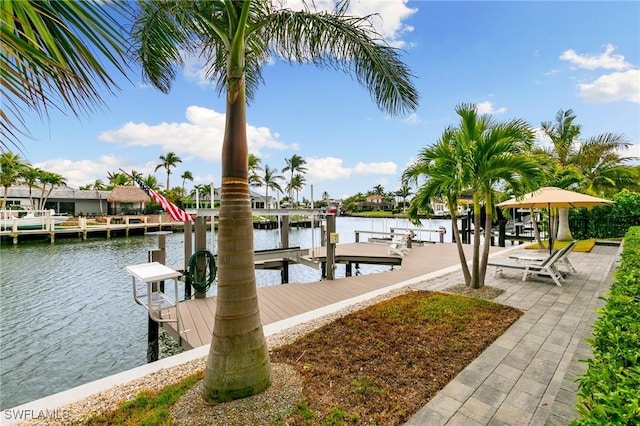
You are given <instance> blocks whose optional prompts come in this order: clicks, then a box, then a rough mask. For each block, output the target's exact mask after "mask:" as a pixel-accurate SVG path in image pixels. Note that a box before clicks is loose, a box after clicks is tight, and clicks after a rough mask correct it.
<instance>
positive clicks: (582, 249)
mask: <svg viewBox="0 0 640 426" xmlns="http://www.w3.org/2000/svg"><path fill="white" fill-rule="evenodd" d="M569 243H570V241H554V242H553V248H554V249H555V250H559V249H562V248H565V247H566V246H568V245H569ZM542 244H543V245H544V248H545V249H547V250H548V249H549V241H547V240H544V241H543V242H542ZM595 245H596V239H595V238H591V239H588V240H580V241H578V242H577V244H576V246H575V247H574V248H573V251H574V252H577V253H589V252H590V251H591V249H593V247H595ZM525 248H526V249H528V250H539V249H540V247H539V246H538V243H532V244H528V245H527V246H526V247H525Z"/></svg>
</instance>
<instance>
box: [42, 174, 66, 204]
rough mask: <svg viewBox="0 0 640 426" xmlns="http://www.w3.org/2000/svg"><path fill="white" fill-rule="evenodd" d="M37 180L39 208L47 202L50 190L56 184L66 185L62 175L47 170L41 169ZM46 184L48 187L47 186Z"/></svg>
mask: <svg viewBox="0 0 640 426" xmlns="http://www.w3.org/2000/svg"><path fill="white" fill-rule="evenodd" d="M39 181H40V183H41V185H42V186H41V187H40V190H41V192H40V208H41V209H44V206H45V204H47V200H48V199H49V196H50V195H51V192H52V191H53V189H54V188H55V187H56V186H66V184H67V182H66V180H65V178H64V177H63V176H62V175H59V174H58V173H53V172H48V171H46V170H43V171H42V173H41V174H40V177H39ZM47 186H48V187H47Z"/></svg>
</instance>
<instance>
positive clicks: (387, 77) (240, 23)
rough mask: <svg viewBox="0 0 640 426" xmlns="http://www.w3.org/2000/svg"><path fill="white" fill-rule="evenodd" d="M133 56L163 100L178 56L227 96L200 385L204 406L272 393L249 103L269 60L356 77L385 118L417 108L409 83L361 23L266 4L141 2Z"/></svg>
mask: <svg viewBox="0 0 640 426" xmlns="http://www.w3.org/2000/svg"><path fill="white" fill-rule="evenodd" d="M139 6H140V14H139V16H138V18H137V21H136V22H135V24H134V33H133V39H134V42H135V46H134V54H135V55H136V56H137V58H138V60H139V62H140V63H141V65H142V69H143V73H144V75H145V77H146V78H147V79H148V80H149V81H150V82H151V83H152V84H153V85H154V86H155V87H157V88H158V89H160V90H162V91H164V92H168V91H169V90H170V88H171V82H172V80H173V78H174V77H175V75H176V71H175V70H176V67H179V66H180V65H181V64H182V58H181V56H180V54H181V52H189V53H191V52H199V53H201V54H202V56H201V57H202V58H204V60H205V61H206V64H205V69H206V70H207V72H208V75H209V76H210V78H212V79H214V80H215V81H217V84H218V89H219V91H220V92H225V99H226V102H227V104H226V125H225V134H224V138H223V146H222V161H221V163H222V179H221V204H220V213H219V216H218V219H219V231H218V295H217V299H216V302H217V303H216V317H215V323H214V327H213V336H212V343H211V348H210V351H209V357H208V359H207V366H206V372H205V379H204V382H205V384H204V388H205V390H204V394H205V395H204V396H205V398H206V399H207V400H215V401H227V400H232V399H238V398H242V397H245V396H249V395H253V394H255V393H258V392H260V391H262V390H263V389H265V388H266V387H268V386H269V384H270V371H271V369H270V362H269V352H268V349H267V345H266V340H265V338H264V333H263V331H262V324H261V320H260V312H259V309H258V301H257V294H256V282H255V272H254V262H253V250H254V247H253V222H252V214H251V202H250V196H249V173H248V164H249V162H248V160H247V159H248V145H247V134H246V128H247V119H246V107H247V99H251V98H252V97H253V96H254V95H255V92H256V90H257V87H258V85H259V83H261V82H262V74H261V69H262V66H263V65H264V64H267V63H268V62H269V61H268V60H269V58H270V57H281V58H284V59H285V60H287V61H289V62H301V63H313V64H317V65H320V66H323V65H324V66H331V67H333V68H337V69H341V70H344V71H347V72H350V73H352V74H354V75H355V77H356V78H357V80H358V81H359V82H361V83H362V84H363V85H365V86H366V87H367V88H368V89H369V90H370V92H371V93H372V96H373V98H374V99H375V101H376V103H377V104H378V105H379V106H380V107H381V108H382V109H384V110H387V111H388V112H390V113H391V114H398V113H404V112H407V111H411V110H414V109H415V108H416V107H417V100H418V94H417V91H416V89H415V87H414V86H413V83H412V82H411V77H412V76H411V74H410V72H409V70H408V69H407V67H406V66H405V65H404V64H403V63H402V62H401V61H400V59H399V56H398V53H397V51H396V50H395V49H393V48H391V47H390V46H388V45H386V44H384V43H383V42H382V40H383V39H382V37H381V36H380V35H379V34H377V33H376V32H375V31H374V30H373V27H372V25H371V23H370V21H369V20H368V19H367V18H354V17H349V16H346V15H345V12H346V8H347V3H346V2H344V3H342V2H341V3H340V4H339V5H338V6H337V8H336V11H335V12H334V13H313V12H311V11H310V10H304V11H292V10H288V9H276V7H275V6H274V4H273V3H272V2H270V1H265V0H262V1H260V0H253V1H250V0H247V1H243V2H239V1H203V2H164V1H163V2H159V1H140V2H139Z"/></svg>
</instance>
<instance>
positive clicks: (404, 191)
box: [396, 182, 455, 214]
mask: <svg viewBox="0 0 640 426" xmlns="http://www.w3.org/2000/svg"><path fill="white" fill-rule="evenodd" d="M412 194H413V192H411V187H410V186H409V184H408V183H407V182H402V184H401V185H400V188H399V189H398V190H397V191H396V196H398V197H402V210H406V209H407V197H408V196H409V195H412ZM452 214H455V211H454V212H452Z"/></svg>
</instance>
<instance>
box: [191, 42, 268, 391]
mask: <svg viewBox="0 0 640 426" xmlns="http://www.w3.org/2000/svg"><path fill="white" fill-rule="evenodd" d="M236 41H237V40H236ZM230 61H231V63H232V64H233V63H236V64H239V65H238V68H239V71H236V72H237V73H238V74H236V75H234V76H233V77H234V78H233V79H232V80H231V79H230V83H229V86H228V91H227V110H226V111H227V118H226V127H225V135H224V141H223V146H222V185H221V199H220V216H219V228H218V295H217V298H216V315H215V323H214V326H213V336H212V341H211V348H210V350H209V357H208V359H207V368H206V372H205V378H204V385H205V391H204V397H205V399H207V400H209V401H218V402H222V401H231V400H234V399H238V398H243V397H247V396H251V395H254V394H256V393H259V392H261V391H262V390H264V389H266V388H267V387H269V385H270V382H271V366H270V361H269V351H268V348H267V343H266V340H265V337H264V332H263V330H262V322H261V320H260V311H259V308H258V296H257V291H256V278H255V271H254V259H253V223H252V219H251V213H252V212H251V199H250V195H249V181H248V176H249V171H248V161H247V158H248V147H247V135H246V101H245V86H244V84H245V82H244V71H243V66H244V62H240V61H238V62H233V59H231V60H230Z"/></svg>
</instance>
